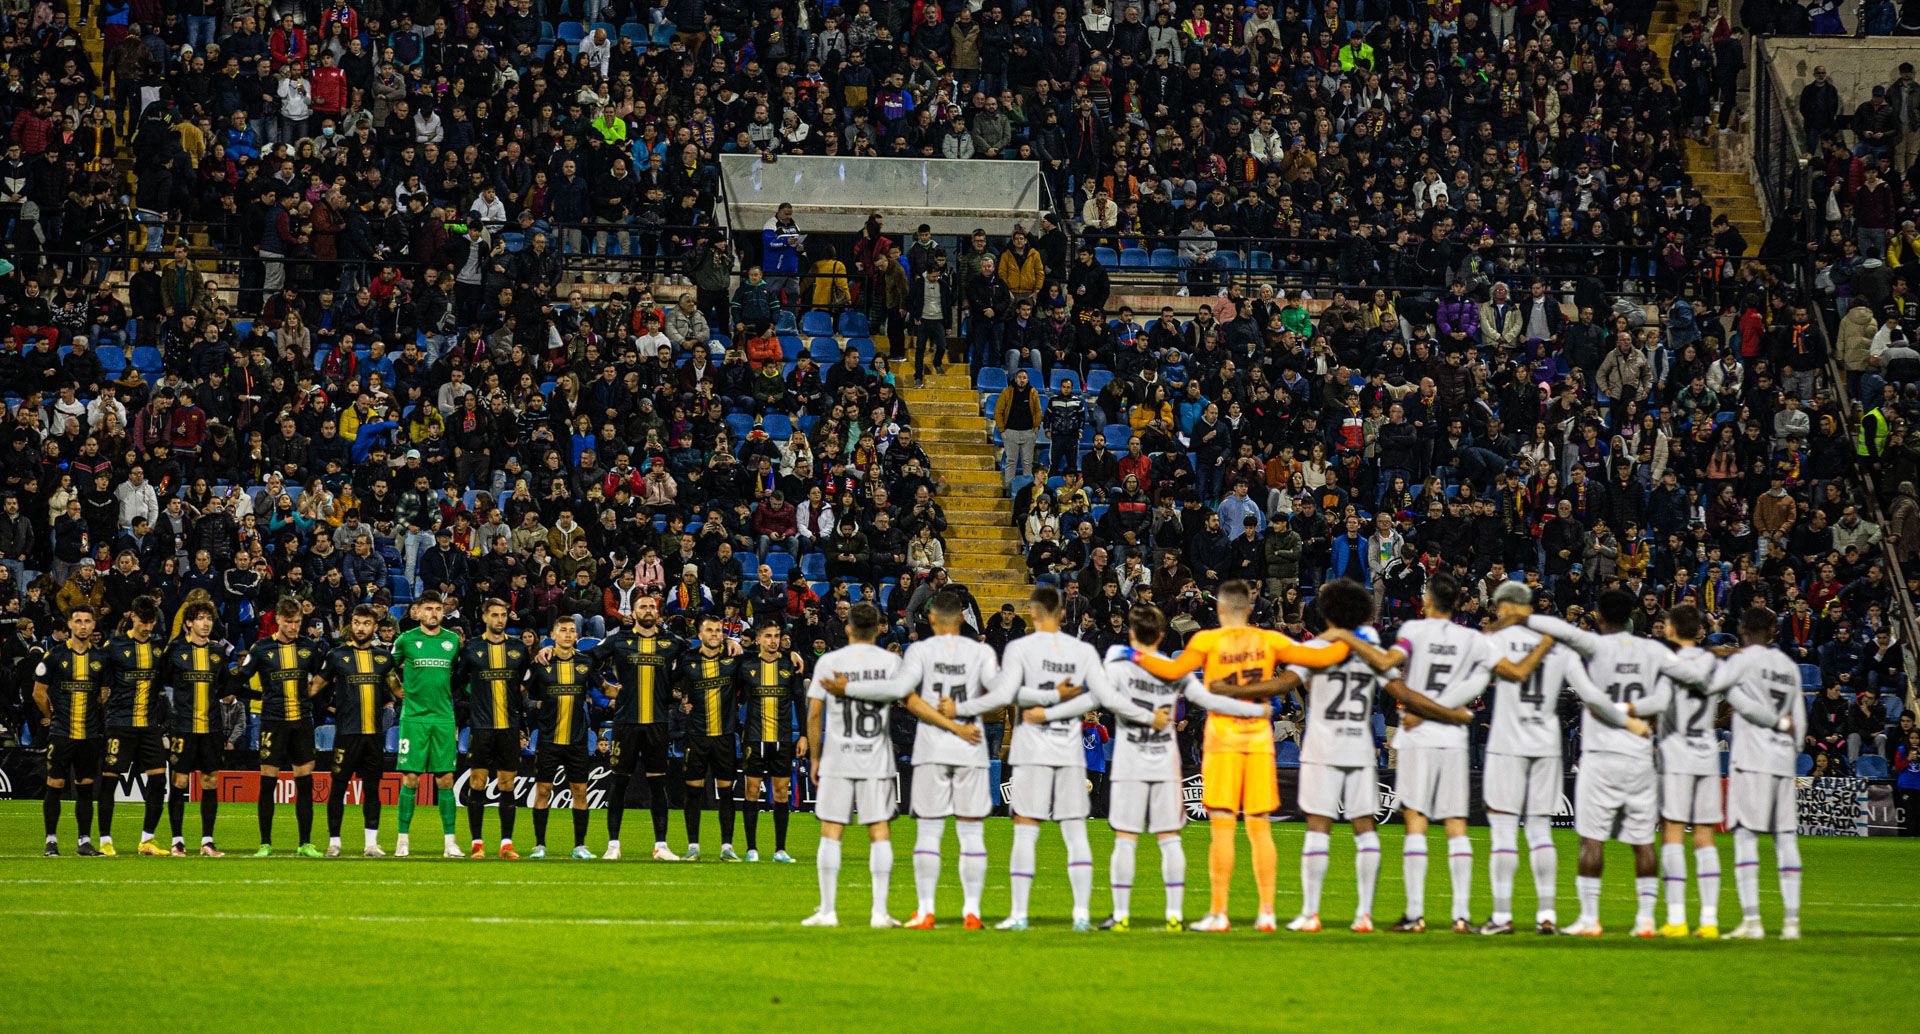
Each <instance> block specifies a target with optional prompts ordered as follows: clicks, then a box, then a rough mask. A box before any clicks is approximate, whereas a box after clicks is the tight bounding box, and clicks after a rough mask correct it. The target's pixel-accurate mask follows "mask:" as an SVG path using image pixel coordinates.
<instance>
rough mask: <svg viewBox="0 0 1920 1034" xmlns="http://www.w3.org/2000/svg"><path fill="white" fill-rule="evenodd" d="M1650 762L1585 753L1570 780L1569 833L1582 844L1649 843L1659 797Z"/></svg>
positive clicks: (1599, 753)
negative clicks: (1584, 842)
mask: <svg viewBox="0 0 1920 1034" xmlns="http://www.w3.org/2000/svg"><path fill="white" fill-rule="evenodd" d="M1655 775H1656V773H1655V772H1654V769H1653V758H1651V757H1641V758H1636V757H1628V756H1627V755H1625V754H1610V753H1607V752H1605V751H1588V752H1587V753H1586V754H1585V755H1584V756H1582V757H1581V759H1580V775H1579V776H1578V777H1577V778H1576V779H1575V780H1574V788H1573V796H1574V806H1573V830H1574V832H1576V833H1578V834H1580V836H1581V838H1582V839H1585V840H1618V841H1620V842H1621V843H1623V844H1651V843H1653V833H1654V828H1655V827H1656V826H1658V825H1659V817H1660V797H1659V793H1660V791H1659V786H1658V783H1657V780H1656V779H1655Z"/></svg>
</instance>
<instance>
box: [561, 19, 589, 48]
mask: <svg viewBox="0 0 1920 1034" xmlns="http://www.w3.org/2000/svg"><path fill="white" fill-rule="evenodd" d="M554 38H555V39H557V40H559V41H560V42H562V43H565V44H566V45H567V46H569V47H577V46H579V45H580V41H581V40H583V39H586V38H587V27H586V26H585V25H582V24H581V23H579V22H561V23H560V25H559V27H558V28H556V29H554Z"/></svg>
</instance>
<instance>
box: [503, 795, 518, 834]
mask: <svg viewBox="0 0 1920 1034" xmlns="http://www.w3.org/2000/svg"><path fill="white" fill-rule="evenodd" d="M519 812H520V806H519V805H517V804H515V803H514V801H513V795H512V794H510V793H509V794H502V795H501V796H500V841H501V843H508V844H510V843H512V842H513V817H514V816H515V815H517V814H519Z"/></svg>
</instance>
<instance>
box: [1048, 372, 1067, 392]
mask: <svg viewBox="0 0 1920 1034" xmlns="http://www.w3.org/2000/svg"><path fill="white" fill-rule="evenodd" d="M1071 379H1073V371H1072V370H1059V369H1056V370H1054V371H1053V376H1052V377H1049V378H1048V379H1047V390H1048V391H1059V390H1060V389H1061V387H1062V386H1063V385H1065V384H1066V382H1067V381H1069V380H1071Z"/></svg>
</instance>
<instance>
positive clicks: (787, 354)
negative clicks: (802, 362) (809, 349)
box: [780, 334, 806, 362]
mask: <svg viewBox="0 0 1920 1034" xmlns="http://www.w3.org/2000/svg"><path fill="white" fill-rule="evenodd" d="M805 347H806V345H805V344H804V343H803V342H801V340H800V339H799V338H797V337H794V336H793V335H792V334H782V335H780V357H781V358H782V359H785V360H786V361H787V362H793V361H794V360H796V359H798V358H800V350H801V349H802V348H805Z"/></svg>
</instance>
